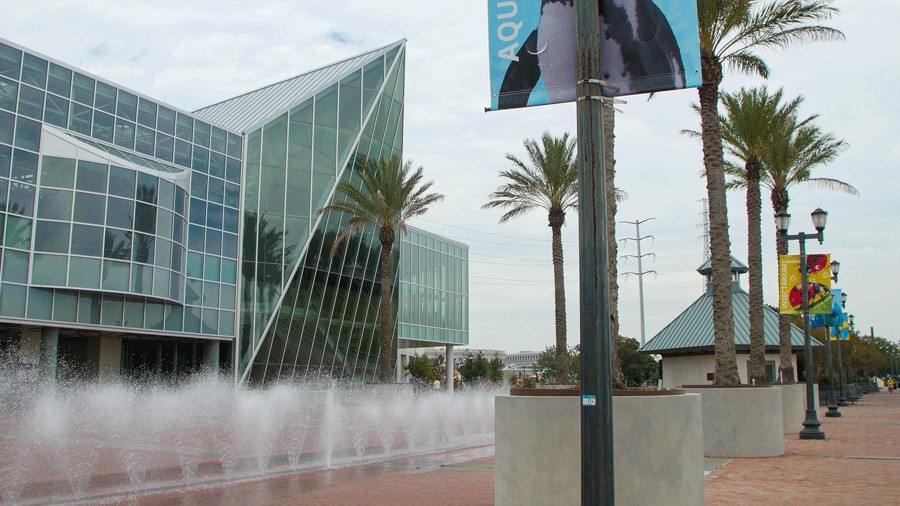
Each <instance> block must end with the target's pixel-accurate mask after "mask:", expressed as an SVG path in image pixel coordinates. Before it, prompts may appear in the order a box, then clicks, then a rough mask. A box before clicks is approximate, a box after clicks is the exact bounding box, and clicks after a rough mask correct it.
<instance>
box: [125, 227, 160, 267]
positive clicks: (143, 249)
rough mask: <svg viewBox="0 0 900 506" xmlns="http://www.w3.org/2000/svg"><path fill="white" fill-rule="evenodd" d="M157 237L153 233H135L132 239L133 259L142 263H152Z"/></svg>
mask: <svg viewBox="0 0 900 506" xmlns="http://www.w3.org/2000/svg"><path fill="white" fill-rule="evenodd" d="M155 241H156V239H155V238H154V237H153V236H152V235H147V234H141V233H135V234H134V240H133V241H132V245H131V249H132V260H134V261H135V262H139V263H142V264H152V263H153V259H154V254H155V251H156V248H155V246H156V244H155Z"/></svg>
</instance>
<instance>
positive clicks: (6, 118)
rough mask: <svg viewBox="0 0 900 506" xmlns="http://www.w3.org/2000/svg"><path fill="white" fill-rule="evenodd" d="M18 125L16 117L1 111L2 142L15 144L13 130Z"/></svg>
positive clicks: (0, 137)
mask: <svg viewBox="0 0 900 506" xmlns="http://www.w3.org/2000/svg"><path fill="white" fill-rule="evenodd" d="M15 125H16V117H15V115H13V114H12V113H8V112H3V111H0V142H2V143H4V144H12V143H13V129H14V128H15Z"/></svg>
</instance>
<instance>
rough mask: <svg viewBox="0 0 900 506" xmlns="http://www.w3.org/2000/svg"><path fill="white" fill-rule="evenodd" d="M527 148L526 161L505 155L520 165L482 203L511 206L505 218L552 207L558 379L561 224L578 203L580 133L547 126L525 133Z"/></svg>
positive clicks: (563, 367) (561, 374)
mask: <svg viewBox="0 0 900 506" xmlns="http://www.w3.org/2000/svg"><path fill="white" fill-rule="evenodd" d="M522 144H523V145H524V147H525V151H526V152H527V153H528V159H527V163H526V162H525V161H522V160H520V159H519V158H517V157H515V156H514V155H512V154H507V155H506V159H507V160H509V161H510V162H512V163H513V165H514V166H515V168H513V169H510V170H504V171H502V172H500V177H501V179H503V180H505V183H504V184H503V185H501V186H500V187H499V188H497V191H495V192H493V193H491V195H490V196H489V198H490V199H491V200H490V201H489V202H488V203H487V204H485V205H483V206H482V208H485V209H490V208H495V207H497V208H502V209H508V211H506V213H505V214H504V215H503V216H501V217H500V223H503V222H505V221H507V220H509V219H510V218H514V217H516V216H520V215H522V214H524V213H526V212H528V211H531V210H533V209H536V208H540V209H544V210H545V211H547V220H548V222H549V223H548V225H549V226H550V230H551V232H552V237H553V241H552V248H553V285H554V299H555V305H556V311H555V313H556V314H555V316H556V381H557V383H563V382H565V381H566V378H568V377H569V374H568V371H569V363H568V362H569V361H568V354H567V353H566V350H568V347H567V346H566V292H565V282H564V281H563V248H562V226H563V224H564V223H565V221H566V211H567V210H569V209H575V208H576V207H577V206H578V167H577V164H576V160H575V139H569V134H568V133H564V134H563V135H562V137H554V136H552V135H550V133H549V132H545V133H544V134H543V135H542V136H541V139H540V143H538V141H536V140H534V139H526V140H525V141H523V143H522Z"/></svg>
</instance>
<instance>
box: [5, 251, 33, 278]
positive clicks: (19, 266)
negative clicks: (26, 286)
mask: <svg viewBox="0 0 900 506" xmlns="http://www.w3.org/2000/svg"><path fill="white" fill-rule="evenodd" d="M28 259H29V254H28V253H26V252H24V251H13V250H9V249H8V250H5V251H4V252H3V280H4V281H9V282H11V283H27V282H28Z"/></svg>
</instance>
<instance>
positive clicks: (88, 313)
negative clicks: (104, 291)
mask: <svg viewBox="0 0 900 506" xmlns="http://www.w3.org/2000/svg"><path fill="white" fill-rule="evenodd" d="M78 323H92V324H94V325H98V324H99V323H100V295H99V294H92V293H81V294H79V295H78Z"/></svg>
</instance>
